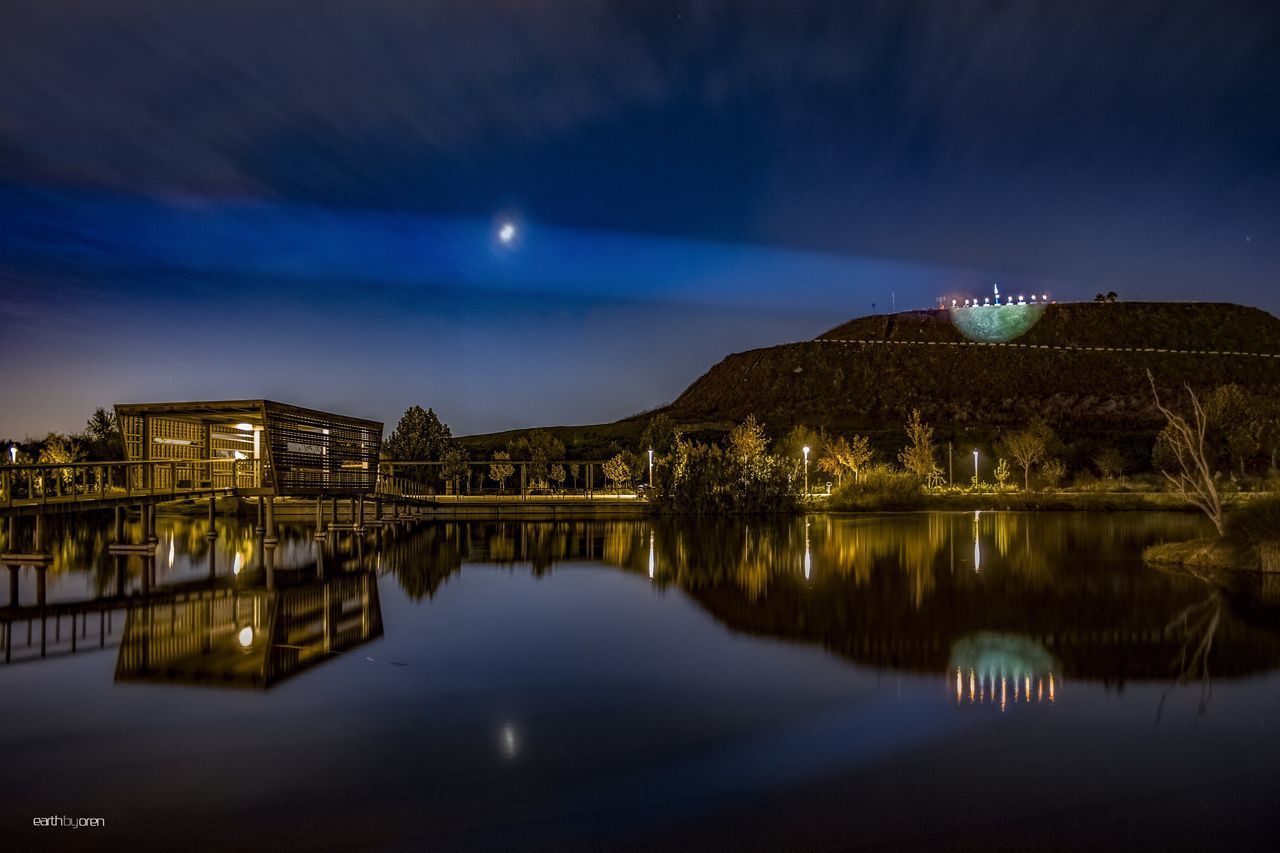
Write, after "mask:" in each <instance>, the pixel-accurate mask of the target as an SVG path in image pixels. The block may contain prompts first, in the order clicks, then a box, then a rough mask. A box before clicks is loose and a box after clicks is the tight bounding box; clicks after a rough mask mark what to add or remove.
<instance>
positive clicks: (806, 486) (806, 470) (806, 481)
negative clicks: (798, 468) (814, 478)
mask: <svg viewBox="0 0 1280 853" xmlns="http://www.w3.org/2000/svg"><path fill="white" fill-rule="evenodd" d="M804 496H805V498H808V497H809V445H807V444H806V445H805V446H804Z"/></svg>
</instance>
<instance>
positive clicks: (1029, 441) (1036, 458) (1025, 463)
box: [1004, 424, 1049, 491]
mask: <svg viewBox="0 0 1280 853" xmlns="http://www.w3.org/2000/svg"><path fill="white" fill-rule="evenodd" d="M1046 435H1047V430H1046V428H1045V427H1044V426H1043V425H1041V424H1032V425H1031V426H1030V427H1028V428H1026V429H1024V430H1019V431H1018V432H1015V433H1012V434H1010V435H1009V437H1008V438H1006V439H1005V442H1004V446H1005V449H1007V450H1008V451H1009V455H1010V456H1012V457H1013V460H1014V461H1015V462H1017V463H1018V467H1019V468H1021V469H1022V490H1023V491H1030V490H1031V469H1032V467H1034V466H1035V465H1036V463H1038V462H1040V461H1041V460H1043V459H1044V458H1045V456H1046V455H1047V453H1048V450H1049V442H1048V441H1047V439H1046Z"/></svg>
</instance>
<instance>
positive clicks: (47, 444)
mask: <svg viewBox="0 0 1280 853" xmlns="http://www.w3.org/2000/svg"><path fill="white" fill-rule="evenodd" d="M83 458H84V452H83V451H82V450H81V449H80V445H79V444H77V443H76V440H75V439H74V438H71V437H70V436H67V435H60V434H58V433H56V432H51V433H49V435H48V436H46V437H45V440H44V447H43V448H41V450H40V456H39V458H38V460H37V461H39V463H40V464H42V465H56V464H58V463H68V464H69V463H72V462H79V461H80V460H81V459H83ZM57 476H58V477H59V478H60V479H61V480H62V482H63V483H64V484H70V483H71V482H72V481H73V479H74V476H75V475H74V473H73V471H72V469H71V468H62V469H60V470H59V471H58V474H57Z"/></svg>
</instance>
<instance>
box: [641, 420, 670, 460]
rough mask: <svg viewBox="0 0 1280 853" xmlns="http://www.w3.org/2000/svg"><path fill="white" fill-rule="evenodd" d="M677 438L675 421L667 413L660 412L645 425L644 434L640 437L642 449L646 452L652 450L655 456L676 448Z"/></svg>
mask: <svg viewBox="0 0 1280 853" xmlns="http://www.w3.org/2000/svg"><path fill="white" fill-rule="evenodd" d="M675 437H676V424H675V421H673V420H671V416H670V415H668V414H667V413H666V412H658V414H656V415H654V416H653V417H651V418H649V423H648V424H646V425H645V428H644V432H643V433H641V435H640V447H641V448H642V449H644V450H649V449H650V448H652V449H653V452H654V453H655V454H658V455H659V456H661V455H662V454H664V453H668V452H670V450H671V448H673V447H674V446H675Z"/></svg>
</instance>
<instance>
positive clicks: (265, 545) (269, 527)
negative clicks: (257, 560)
mask: <svg viewBox="0 0 1280 853" xmlns="http://www.w3.org/2000/svg"><path fill="white" fill-rule="evenodd" d="M259 500H262V499H261V498H259ZM275 506H276V499H275V496H274V495H269V496H267V498H266V500H265V507H266V528H265V530H264V533H265V535H264V536H263V537H262V549H263V563H264V564H265V565H266V569H267V589H275V587H276V517H275Z"/></svg>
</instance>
